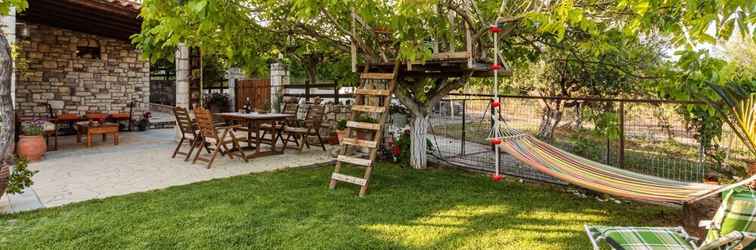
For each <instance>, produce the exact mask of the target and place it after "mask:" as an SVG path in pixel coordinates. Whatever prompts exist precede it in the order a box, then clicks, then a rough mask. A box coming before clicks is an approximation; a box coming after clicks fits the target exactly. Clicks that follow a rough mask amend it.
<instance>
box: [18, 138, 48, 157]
mask: <svg viewBox="0 0 756 250" xmlns="http://www.w3.org/2000/svg"><path fill="white" fill-rule="evenodd" d="M19 138H20V139H19V140H18V149H17V153H18V155H20V156H22V157H24V158H26V159H27V160H29V161H39V160H42V156H43V155H45V153H46V152H47V143H46V142H45V137H44V136H41V135H35V136H26V135H22V136H19Z"/></svg>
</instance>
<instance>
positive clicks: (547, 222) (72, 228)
mask: <svg viewBox="0 0 756 250" xmlns="http://www.w3.org/2000/svg"><path fill="white" fill-rule="evenodd" d="M347 170H349V171H350V172H351V173H353V174H354V173H357V171H358V169H351V168H348V169H347ZM331 171H332V167H331V166H324V167H314V168H299V169H289V170H283V171H277V172H271V173H262V174H253V175H246V176H238V177H231V178H226V179H219V180H213V181H208V182H202V183H196V184H191V185H185V186H178V187H172V188H168V189H165V190H159V191H152V192H145V193H136V194H130V195H125V196H119V197H112V198H107V199H103V200H93V201H88V202H82V203H76V204H72V205H67V206H63V207H56V208H50V209H43V210H38V211H33V212H27V213H20V214H13V215H2V216H0V249H74V248H75V249H122V248H126V249H188V248H193V249H197V248H199V249H204V248H213V249H229V248H244V249H304V248H306V249H494V248H496V249H531V250H534V249H589V247H590V245H589V242H588V240H587V238H586V236H585V234H584V232H583V228H582V226H583V224H585V223H591V224H610V225H645V226H654V225H669V224H674V223H670V221H677V219H678V218H679V217H678V216H679V214H678V211H676V210H670V209H668V208H663V207H657V206H648V205H640V204H635V203H629V204H615V203H611V202H606V203H603V202H598V201H595V200H594V199H590V198H588V199H580V198H577V197H576V196H574V195H572V194H569V193H565V192H562V191H560V189H559V188H554V187H551V186H542V185H535V184H528V183H519V182H514V181H505V182H500V183H493V182H490V181H489V180H488V178H487V177H486V176H483V175H479V174H475V173H469V172H463V171H460V170H453V169H429V170H422V171H421V170H412V169H406V168H399V167H397V166H395V165H393V164H386V163H381V164H379V165H378V166H377V169H376V171H375V172H374V175H373V179H372V187H371V191H370V192H369V194H368V195H367V196H366V197H364V198H359V197H357V196H356V195H355V193H356V191H357V188H356V186H351V185H347V184H340V186H339V187H338V188H337V189H336V190H333V191H332V190H329V189H328V188H327V187H326V180H327V179H328V176H329V175H330V173H331Z"/></svg>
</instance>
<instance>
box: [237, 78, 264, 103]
mask: <svg viewBox="0 0 756 250" xmlns="http://www.w3.org/2000/svg"><path fill="white" fill-rule="evenodd" d="M235 90H236V92H235V93H236V111H238V110H240V109H241V108H242V107H243V106H244V102H245V101H246V99H247V98H249V100H250V102H251V103H252V107H253V108H263V109H267V110H269V109H270V79H256V80H238V81H237V82H236V89H235Z"/></svg>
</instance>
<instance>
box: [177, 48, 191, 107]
mask: <svg viewBox="0 0 756 250" xmlns="http://www.w3.org/2000/svg"><path fill="white" fill-rule="evenodd" d="M190 76H191V70H190V69H189V47H187V46H186V44H183V43H181V44H179V46H178V48H177V49H176V107H183V108H187V109H189V108H191V107H189V79H190Z"/></svg>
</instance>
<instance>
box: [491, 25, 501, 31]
mask: <svg viewBox="0 0 756 250" xmlns="http://www.w3.org/2000/svg"><path fill="white" fill-rule="evenodd" d="M488 31H491V33H499V32H501V28H499V26H496V25H491V27H489V28H488Z"/></svg>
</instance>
